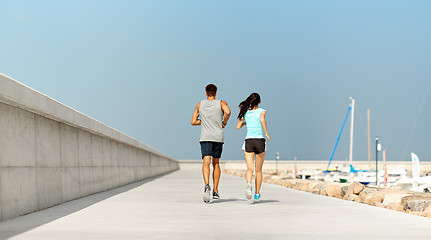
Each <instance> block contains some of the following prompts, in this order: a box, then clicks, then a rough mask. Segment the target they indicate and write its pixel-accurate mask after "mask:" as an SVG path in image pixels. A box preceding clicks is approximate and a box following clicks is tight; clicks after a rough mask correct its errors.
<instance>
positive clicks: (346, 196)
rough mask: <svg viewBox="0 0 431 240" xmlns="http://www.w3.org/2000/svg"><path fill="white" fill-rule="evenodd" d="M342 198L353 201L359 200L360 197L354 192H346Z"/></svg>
mask: <svg viewBox="0 0 431 240" xmlns="http://www.w3.org/2000/svg"><path fill="white" fill-rule="evenodd" d="M343 199H344V200H348V201H353V202H361V198H360V197H359V196H358V195H355V194H346V195H344V197H343Z"/></svg>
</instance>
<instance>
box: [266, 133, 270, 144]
mask: <svg viewBox="0 0 431 240" xmlns="http://www.w3.org/2000/svg"><path fill="white" fill-rule="evenodd" d="M265 136H266V138H267V139H268V142H269V141H271V136H269V134H268V133H265Z"/></svg>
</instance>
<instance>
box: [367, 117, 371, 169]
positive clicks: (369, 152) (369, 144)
mask: <svg viewBox="0 0 431 240" xmlns="http://www.w3.org/2000/svg"><path fill="white" fill-rule="evenodd" d="M367 119H368V167H369V170H370V171H371V142H370V141H371V140H370V109H368V110H367Z"/></svg>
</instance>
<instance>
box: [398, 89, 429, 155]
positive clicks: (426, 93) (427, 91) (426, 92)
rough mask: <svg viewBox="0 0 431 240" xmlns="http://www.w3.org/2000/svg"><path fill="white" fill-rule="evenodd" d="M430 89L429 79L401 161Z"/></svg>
mask: <svg viewBox="0 0 431 240" xmlns="http://www.w3.org/2000/svg"><path fill="white" fill-rule="evenodd" d="M430 89H431V81H430V82H429V83H428V87H427V90H426V91H425V95H424V97H423V99H422V104H421V106H420V108H419V111H418V113H417V114H416V119H415V122H414V124H413V128H412V130H411V131H410V134H409V138H408V139H407V143H406V146H405V147H404V150H403V154H402V155H401V159H400V160H401V161H402V160H403V159H404V156H405V155H406V151H407V147H408V146H409V143H410V140H411V138H412V136H413V132H414V131H415V128H416V125H417V123H418V120H419V117H420V115H421V113H422V109H423V108H424V105H425V100H426V98H427V96H428V93H429V91H430Z"/></svg>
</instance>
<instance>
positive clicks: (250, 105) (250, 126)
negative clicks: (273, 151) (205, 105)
mask: <svg viewBox="0 0 431 240" xmlns="http://www.w3.org/2000/svg"><path fill="white" fill-rule="evenodd" d="M259 104H260V96H259V94H257V93H252V94H251V95H250V96H249V97H248V98H247V99H246V100H245V101H242V102H241V103H240V104H239V106H238V107H239V108H240V111H239V114H238V123H237V124H236V129H240V128H242V127H243V126H244V125H247V136H246V138H245V141H244V145H243V147H242V150H244V158H245V163H246V165H247V173H246V179H247V187H246V190H245V196H246V198H247V199H251V197H252V196H253V188H252V184H251V178H252V175H253V168H255V171H256V179H255V188H256V190H255V194H254V200H255V201H257V200H259V198H260V187H261V186H262V166H263V161H264V160H265V151H266V143H265V137H264V136H263V131H264V132H265V136H266V138H267V139H268V142H269V141H270V140H271V137H270V136H269V134H268V130H267V128H266V120H265V116H266V111H265V110H264V109H262V108H259ZM262 129H263V131H262ZM255 156H256V161H255Z"/></svg>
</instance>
